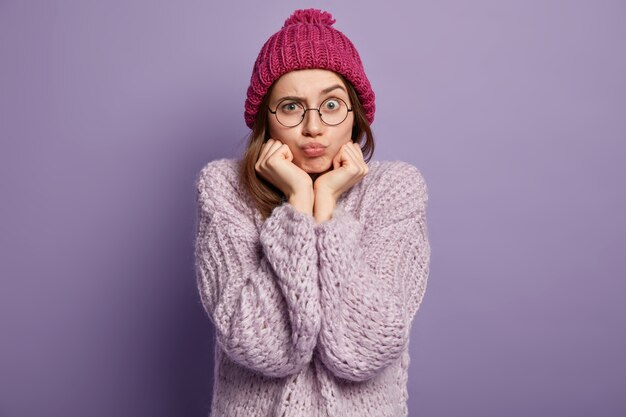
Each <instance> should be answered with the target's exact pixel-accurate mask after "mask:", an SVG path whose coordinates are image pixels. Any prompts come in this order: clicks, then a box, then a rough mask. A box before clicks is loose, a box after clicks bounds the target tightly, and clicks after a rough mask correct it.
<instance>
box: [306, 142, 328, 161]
mask: <svg viewBox="0 0 626 417" xmlns="http://www.w3.org/2000/svg"><path fill="white" fill-rule="evenodd" d="M325 151H326V146H324V145H322V144H321V143H307V144H306V145H304V146H303V147H302V152H304V154H305V155H306V156H308V157H311V158H314V157H316V156H321V155H322V154H323V153H324V152H325Z"/></svg>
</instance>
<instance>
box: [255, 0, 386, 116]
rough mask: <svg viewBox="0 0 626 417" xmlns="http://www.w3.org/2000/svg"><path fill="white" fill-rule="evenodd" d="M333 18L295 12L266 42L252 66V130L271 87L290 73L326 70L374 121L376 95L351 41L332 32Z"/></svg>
mask: <svg viewBox="0 0 626 417" xmlns="http://www.w3.org/2000/svg"><path fill="white" fill-rule="evenodd" d="M334 23H335V19H333V17H332V15H331V14H330V13H328V12H325V11H322V10H318V9H306V10H296V11H295V12H294V13H293V14H292V15H291V16H289V17H288V18H287V20H285V24H284V25H283V27H282V28H281V29H280V30H279V31H278V32H276V33H275V34H273V35H272V36H270V38H269V39H268V40H267V41H266V42H265V44H264V45H263V47H262V48H261V51H260V52H259V55H258V57H257V59H256V61H255V63H254V68H253V70H252V76H251V77H250V86H249V87H248V93H247V97H246V103H245V111H244V118H245V120H246V125H247V126H248V127H249V128H252V127H253V125H254V120H255V118H256V115H257V113H258V112H259V107H260V105H261V102H262V101H263V97H264V96H265V94H266V93H267V90H268V89H269V88H270V86H271V85H272V84H273V83H274V81H276V80H277V79H278V78H280V77H281V76H282V75H283V74H285V73H287V72H289V71H295V70H300V69H313V68H319V69H327V70H330V71H334V72H336V73H338V74H341V75H342V76H343V77H344V78H345V79H346V80H348V81H349V82H350V83H351V84H352V85H353V86H354V89H355V90H356V92H357V95H358V96H359V100H360V102H361V105H362V106H363V111H364V113H365V118H366V119H367V121H368V122H369V123H370V124H371V123H372V122H373V121H374V111H375V110H376V106H375V103H374V99H375V95H374V91H373V90H372V86H371V85H370V82H369V80H368V79H367V76H366V75H365V71H364V69H363V64H362V63H361V58H360V56H359V53H358V52H357V50H356V48H355V47H354V45H353V44H352V42H350V39H348V38H347V37H346V35H344V34H343V33H341V32H340V31H338V30H337V29H335V28H334V27H333V26H332V25H333V24H334Z"/></svg>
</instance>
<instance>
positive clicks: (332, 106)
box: [322, 98, 341, 111]
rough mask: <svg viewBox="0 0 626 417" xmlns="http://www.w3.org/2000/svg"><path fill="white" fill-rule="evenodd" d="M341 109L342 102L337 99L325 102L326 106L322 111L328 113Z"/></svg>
mask: <svg viewBox="0 0 626 417" xmlns="http://www.w3.org/2000/svg"><path fill="white" fill-rule="evenodd" d="M340 107H341V101H339V99H336V98H329V99H328V100H326V101H325V102H324V106H323V109H322V110H326V111H334V110H337V109H338V108H340Z"/></svg>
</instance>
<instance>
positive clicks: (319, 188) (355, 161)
mask: <svg viewBox="0 0 626 417" xmlns="http://www.w3.org/2000/svg"><path fill="white" fill-rule="evenodd" d="M368 170H369V168H368V166H367V164H366V163H365V160H364V159H363V152H361V147H360V146H359V144H358V143H353V142H349V143H346V144H345V145H343V146H342V147H341V149H340V150H339V152H337V155H335V157H334V158H333V169H332V170H331V171H328V172H327V173H325V174H324V175H320V176H319V177H318V178H317V180H315V184H314V185H313V188H314V192H315V201H314V204H313V216H314V217H315V221H316V222H317V223H322V222H325V221H326V220H329V219H330V218H331V217H332V214H333V212H334V211H335V206H336V203H337V200H338V199H339V197H340V196H341V194H343V193H344V192H345V191H347V190H349V189H350V188H351V187H352V186H353V185H354V184H356V183H357V182H359V181H361V179H363V177H364V176H365V175H366V174H367V172H368Z"/></svg>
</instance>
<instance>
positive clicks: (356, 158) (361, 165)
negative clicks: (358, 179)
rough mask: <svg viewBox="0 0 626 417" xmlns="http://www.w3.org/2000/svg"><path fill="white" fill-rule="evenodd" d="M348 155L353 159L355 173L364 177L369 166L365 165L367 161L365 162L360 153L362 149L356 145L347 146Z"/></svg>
mask: <svg viewBox="0 0 626 417" xmlns="http://www.w3.org/2000/svg"><path fill="white" fill-rule="evenodd" d="M346 148H347V151H348V153H349V154H350V157H351V158H352V163H353V166H354V169H355V171H356V172H357V173H358V174H359V175H361V176H363V175H365V173H366V172H367V166H366V164H365V161H364V160H363V154H362V153H361V152H360V148H358V147H356V146H354V144H352V143H351V144H348V146H346Z"/></svg>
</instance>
